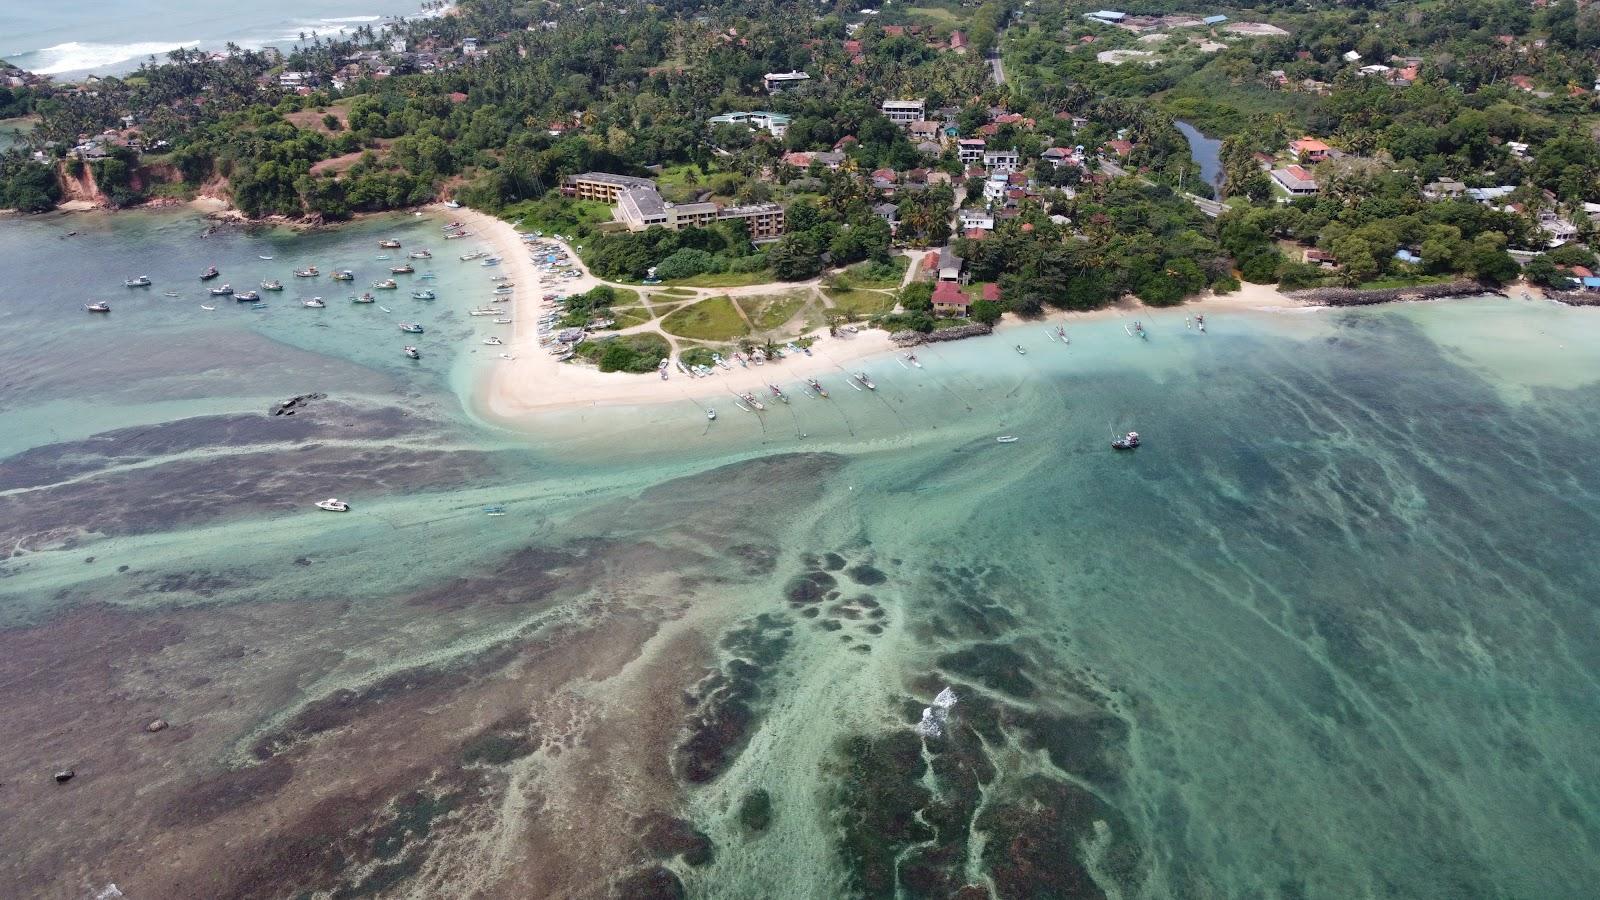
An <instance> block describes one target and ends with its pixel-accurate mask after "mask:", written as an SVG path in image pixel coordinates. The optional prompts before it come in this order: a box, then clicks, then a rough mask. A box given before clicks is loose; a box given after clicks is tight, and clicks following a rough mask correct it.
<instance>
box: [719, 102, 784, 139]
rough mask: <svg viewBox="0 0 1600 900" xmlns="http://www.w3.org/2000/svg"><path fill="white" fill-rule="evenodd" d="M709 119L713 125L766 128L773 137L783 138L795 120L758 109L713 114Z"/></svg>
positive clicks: (781, 114)
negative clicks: (718, 114)
mask: <svg viewBox="0 0 1600 900" xmlns="http://www.w3.org/2000/svg"><path fill="white" fill-rule="evenodd" d="M708 121H710V123H711V124H712V125H746V126H748V127H749V128H750V129H752V130H756V129H765V130H766V131H767V132H768V133H770V134H771V135H772V136H773V137H775V138H781V137H783V136H784V134H786V133H787V132H788V131H789V123H790V122H791V121H793V120H792V119H790V118H789V117H788V116H786V115H784V114H783V113H775V112H767V111H766V110H762V109H758V110H752V111H751V112H731V113H723V114H722V115H720V116H712V117H711V118H710V119H709V120H708Z"/></svg>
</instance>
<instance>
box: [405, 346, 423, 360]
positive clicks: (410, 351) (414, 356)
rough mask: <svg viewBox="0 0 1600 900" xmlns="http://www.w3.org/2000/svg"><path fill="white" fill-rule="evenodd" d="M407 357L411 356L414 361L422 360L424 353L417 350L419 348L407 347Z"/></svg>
mask: <svg viewBox="0 0 1600 900" xmlns="http://www.w3.org/2000/svg"><path fill="white" fill-rule="evenodd" d="M406 356H409V357H411V358H412V359H421V358H422V353H421V352H419V351H418V350H417V348H415V347H407V348H406Z"/></svg>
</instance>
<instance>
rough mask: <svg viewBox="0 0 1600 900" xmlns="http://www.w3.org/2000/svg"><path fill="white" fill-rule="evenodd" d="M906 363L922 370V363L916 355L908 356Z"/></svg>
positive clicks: (910, 354) (909, 354)
mask: <svg viewBox="0 0 1600 900" xmlns="http://www.w3.org/2000/svg"><path fill="white" fill-rule="evenodd" d="M906 362H908V363H911V364H912V365H913V366H916V367H917V368H919V369H920V368H922V361H921V360H919V359H917V355H916V354H915V353H908V354H906Z"/></svg>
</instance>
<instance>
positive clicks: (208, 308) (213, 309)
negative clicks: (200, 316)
mask: <svg viewBox="0 0 1600 900" xmlns="http://www.w3.org/2000/svg"><path fill="white" fill-rule="evenodd" d="M200 308H201V309H203V310H205V311H206V312H216V311H217V308H216V307H215V306H207V305H205V304H204V303H202V304H200Z"/></svg>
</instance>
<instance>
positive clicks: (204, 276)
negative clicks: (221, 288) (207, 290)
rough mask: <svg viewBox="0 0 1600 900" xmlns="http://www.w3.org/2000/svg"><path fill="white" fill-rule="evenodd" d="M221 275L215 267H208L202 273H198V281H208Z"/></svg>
mask: <svg viewBox="0 0 1600 900" xmlns="http://www.w3.org/2000/svg"><path fill="white" fill-rule="evenodd" d="M221 274H222V273H221V272H218V271H217V267H216V266H208V267H207V268H206V270H205V271H204V272H201V273H200V280H201V281H210V280H211V279H213V278H216V277H217V276H218V275H221Z"/></svg>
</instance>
